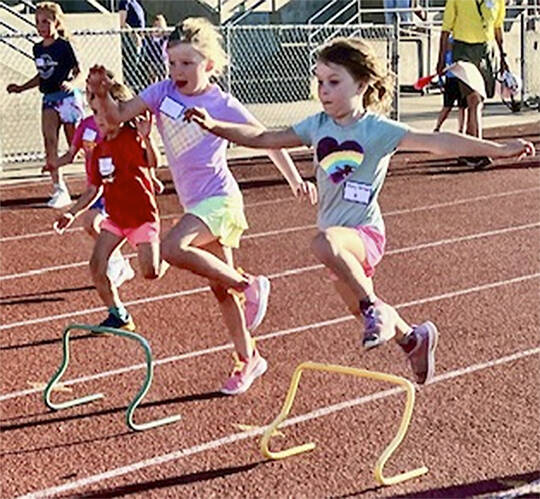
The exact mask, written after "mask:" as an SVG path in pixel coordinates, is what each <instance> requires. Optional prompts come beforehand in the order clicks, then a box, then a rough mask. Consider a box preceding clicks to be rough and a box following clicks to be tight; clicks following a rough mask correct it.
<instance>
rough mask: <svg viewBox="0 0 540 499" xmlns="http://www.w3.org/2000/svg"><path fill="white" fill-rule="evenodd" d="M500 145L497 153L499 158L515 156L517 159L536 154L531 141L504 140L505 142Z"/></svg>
mask: <svg viewBox="0 0 540 499" xmlns="http://www.w3.org/2000/svg"><path fill="white" fill-rule="evenodd" d="M502 146H503V147H502V149H501V154H500V155H499V157H501V158H514V157H517V159H518V161H519V160H521V159H523V158H525V157H526V156H534V155H535V154H536V150H535V149H534V145H533V143H532V142H528V141H527V140H523V139H516V140H512V141H511V142H506V143H505V144H502Z"/></svg>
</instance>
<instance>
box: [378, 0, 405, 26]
mask: <svg viewBox="0 0 540 499" xmlns="http://www.w3.org/2000/svg"><path fill="white" fill-rule="evenodd" d="M384 8H385V9H386V10H388V9H410V8H411V0H384ZM398 14H399V19H400V22H402V23H412V12H385V13H384V22H385V24H394V19H395V18H396V16H397V15H398Z"/></svg>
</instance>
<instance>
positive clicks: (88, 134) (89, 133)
mask: <svg viewBox="0 0 540 499" xmlns="http://www.w3.org/2000/svg"><path fill="white" fill-rule="evenodd" d="M96 137H97V132H96V131H95V130H92V129H91V128H85V129H84V132H83V136H82V139H83V140H87V141H88V142H94V141H95V140H96Z"/></svg>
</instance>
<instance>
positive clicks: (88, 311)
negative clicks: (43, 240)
mask: <svg viewBox="0 0 540 499" xmlns="http://www.w3.org/2000/svg"><path fill="white" fill-rule="evenodd" d="M538 226H540V222H536V223H532V224H525V225H522V226H518V227H507V228H504V229H497V230H494V231H489V232H483V233H479V234H471V235H468V236H462V237H456V238H450V239H442V240H439V241H432V242H429V243H422V244H418V245H413V246H407V247H404V248H396V249H395V250H389V251H387V252H386V255H387V256H391V255H396V254H402V253H406V252H412V251H420V250H423V249H429V248H433V247H436V246H442V245H446V244H455V243H459V242H463V241H470V240H473V239H480V238H484V237H494V236H498V235H501V234H505V233H509V232H516V231H521V230H528V229H533V228H535V227H538ZM132 256H133V255H132ZM322 268H323V265H322V264H319V265H311V266H308V267H299V268H295V269H288V270H286V271H283V272H278V273H274V274H269V275H268V277H269V278H270V279H278V278H281V277H287V276H290V275H296V274H301V273H304V272H310V271H312V270H319V269H322ZM209 290H210V288H209V287H208V286H204V287H199V288H193V289H187V290H183V291H177V292H174V293H167V294H164V295H158V296H152V297H146V298H141V299H138V300H132V301H126V302H125V305H138V304H143V303H151V302H156V301H160V300H167V299H171V298H177V297H180V296H189V295H192V294H196V293H201V292H207V291H209ZM104 310H106V308H105V307H94V308H91V309H86V310H78V311H74V312H66V313H63V314H58V315H53V316H48V317H40V318H37V319H29V320H27V321H18V322H12V323H10V324H3V325H0V331H2V330H5V329H11V328H14V327H19V326H28V325H31V324H40V323H43V322H47V321H52V320H59V319H66V318H68V317H78V316H81V315H85V314H91V313H97V312H103V311H104Z"/></svg>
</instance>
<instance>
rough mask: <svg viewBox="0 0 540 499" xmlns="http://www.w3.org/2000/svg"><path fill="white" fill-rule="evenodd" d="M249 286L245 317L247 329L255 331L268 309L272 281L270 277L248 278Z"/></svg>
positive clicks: (245, 293)
mask: <svg viewBox="0 0 540 499" xmlns="http://www.w3.org/2000/svg"><path fill="white" fill-rule="evenodd" d="M248 279H249V286H248V287H247V288H246V289H245V290H244V296H245V302H244V304H243V305H244V316H245V318H246V327H247V328H248V329H249V330H250V331H253V330H255V329H256V328H257V327H259V326H260V325H261V322H262V321H263V319H264V316H265V315H266V308H267V307H268V296H269V295H270V280H269V279H268V277H264V276H262V275H260V276H257V277H255V276H248Z"/></svg>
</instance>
